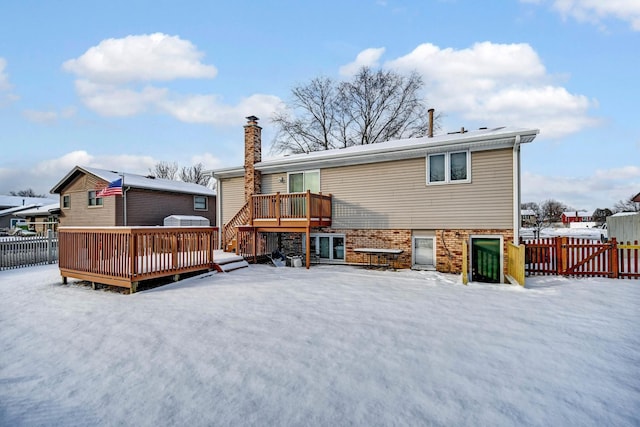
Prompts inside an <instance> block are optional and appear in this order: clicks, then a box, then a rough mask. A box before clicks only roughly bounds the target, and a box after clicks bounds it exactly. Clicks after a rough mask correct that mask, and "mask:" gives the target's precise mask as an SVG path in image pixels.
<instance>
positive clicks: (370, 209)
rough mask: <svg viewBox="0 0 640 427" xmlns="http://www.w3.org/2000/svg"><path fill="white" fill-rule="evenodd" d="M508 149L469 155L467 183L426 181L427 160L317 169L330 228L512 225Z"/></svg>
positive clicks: (434, 227) (475, 227) (505, 226)
mask: <svg viewBox="0 0 640 427" xmlns="http://www.w3.org/2000/svg"><path fill="white" fill-rule="evenodd" d="M512 159H513V157H512V151H511V150H509V149H505V150H494V151H481V152H474V153H471V181H472V182H471V183H460V184H443V185H426V159H425V158H418V159H409V160H399V161H391V162H383V163H375V164H368V165H356V166H345V167H338V168H329V169H322V171H321V174H320V182H321V190H322V192H323V193H331V194H332V195H333V220H332V228H359V229H390V228H392V229H443V228H444V229H449V228H451V229H453V228H455V229H462V228H474V229H511V228H512V209H513V203H512V199H513V189H512V176H513V175H512V170H513V160H512Z"/></svg>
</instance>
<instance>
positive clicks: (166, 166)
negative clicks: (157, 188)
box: [149, 162, 178, 180]
mask: <svg viewBox="0 0 640 427" xmlns="http://www.w3.org/2000/svg"><path fill="white" fill-rule="evenodd" d="M149 172H151V174H152V175H153V176H155V177H156V178H162V179H173V180H175V179H176V176H177V173H178V164H177V163H175V162H173V163H169V162H159V163H156V165H155V166H154V168H153V170H151V169H149Z"/></svg>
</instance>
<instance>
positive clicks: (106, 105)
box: [76, 80, 168, 116]
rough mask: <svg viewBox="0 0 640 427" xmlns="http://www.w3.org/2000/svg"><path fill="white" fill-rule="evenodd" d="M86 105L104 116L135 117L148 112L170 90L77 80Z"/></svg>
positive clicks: (78, 88)
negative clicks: (137, 88) (135, 87)
mask: <svg viewBox="0 0 640 427" xmlns="http://www.w3.org/2000/svg"><path fill="white" fill-rule="evenodd" d="M76 91H77V92H78V95H80V98H82V101H83V102H84V104H85V105H86V106H87V107H89V108H90V109H92V110H93V111H95V112H97V113H99V114H101V115H103V116H133V115H136V114H140V113H143V112H146V111H148V110H149V109H150V108H153V106H154V105H156V104H157V103H159V102H162V101H163V99H164V98H165V97H166V95H167V93H168V90H167V89H163V88H156V87H153V86H145V87H143V88H141V89H139V90H135V89H131V88H128V87H120V86H117V85H105V84H96V83H94V82H91V81H89V80H76Z"/></svg>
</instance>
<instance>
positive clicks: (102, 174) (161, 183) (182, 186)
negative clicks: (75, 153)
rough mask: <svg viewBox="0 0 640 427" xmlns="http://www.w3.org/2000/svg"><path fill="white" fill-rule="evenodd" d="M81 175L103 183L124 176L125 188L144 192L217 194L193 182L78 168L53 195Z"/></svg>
mask: <svg viewBox="0 0 640 427" xmlns="http://www.w3.org/2000/svg"><path fill="white" fill-rule="evenodd" d="M80 174H91V175H94V176H96V177H98V178H100V179H102V180H103V181H106V182H113V181H115V180H117V179H120V178H122V177H123V176H124V187H125V188H139V189H144V190H154V191H167V192H170V193H186V194H195V195H202V196H215V195H216V192H215V191H214V190H212V189H210V188H207V187H205V186H204V185H200V184H194V183H192V182H182V181H174V180H171V179H162V178H154V177H151V176H144V175H138V174H133V173H128V172H117V171H111V170H107V169H98V168H88V167H83V166H76V167H75V168H73V169H72V170H71V171H70V172H69V173H68V174H67V175H65V177H64V178H62V179H61V180H60V182H58V183H57V184H56V185H55V187H53V188H52V189H51V192H52V193H60V192H61V191H62V188H64V187H66V186H67V185H68V184H69V183H70V182H71V181H72V180H73V179H75V178H76V177H77V176H78V175H80Z"/></svg>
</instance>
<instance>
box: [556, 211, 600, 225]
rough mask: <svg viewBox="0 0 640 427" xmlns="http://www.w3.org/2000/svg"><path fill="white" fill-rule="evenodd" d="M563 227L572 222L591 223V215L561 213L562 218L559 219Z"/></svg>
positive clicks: (584, 213) (576, 212)
mask: <svg viewBox="0 0 640 427" xmlns="http://www.w3.org/2000/svg"><path fill="white" fill-rule="evenodd" d="M560 219H561V220H562V223H563V224H564V225H568V224H570V223H572V222H593V217H592V216H591V214H588V213H586V212H578V211H575V212H562V216H561V218H560Z"/></svg>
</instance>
